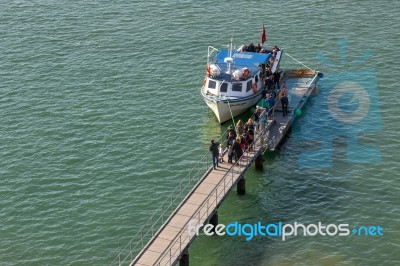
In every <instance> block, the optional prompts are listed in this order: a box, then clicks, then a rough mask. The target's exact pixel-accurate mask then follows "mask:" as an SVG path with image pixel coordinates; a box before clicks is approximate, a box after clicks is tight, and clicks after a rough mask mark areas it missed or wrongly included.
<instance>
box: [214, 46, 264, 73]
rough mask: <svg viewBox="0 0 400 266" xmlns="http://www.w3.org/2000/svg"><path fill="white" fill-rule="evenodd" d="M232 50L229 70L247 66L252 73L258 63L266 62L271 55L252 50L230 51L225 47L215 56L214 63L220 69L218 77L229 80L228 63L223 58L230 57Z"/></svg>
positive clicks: (256, 69)
mask: <svg viewBox="0 0 400 266" xmlns="http://www.w3.org/2000/svg"><path fill="white" fill-rule="evenodd" d="M231 52H232V55H231V56H232V58H233V62H232V64H231V71H234V70H235V69H242V68H245V67H246V68H248V69H249V70H250V71H251V73H252V74H255V73H257V71H258V70H259V65H260V64H267V63H268V60H269V58H270V57H271V55H270V54H269V53H252V52H238V51H230V50H227V49H223V50H220V51H219V52H218V53H217V55H216V56H215V62H214V64H216V65H218V67H219V68H220V69H221V74H220V75H219V76H218V79H222V80H230V79H231V76H230V75H229V74H228V73H227V70H228V64H227V63H225V61H224V60H225V58H227V57H230V56H229V55H230V53H231Z"/></svg>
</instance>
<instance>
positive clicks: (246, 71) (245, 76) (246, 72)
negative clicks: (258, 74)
mask: <svg viewBox="0 0 400 266" xmlns="http://www.w3.org/2000/svg"><path fill="white" fill-rule="evenodd" d="M249 75H250V70H249V69H248V68H245V69H244V70H243V74H242V79H247V78H248V77H249Z"/></svg>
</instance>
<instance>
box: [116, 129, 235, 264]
mask: <svg viewBox="0 0 400 266" xmlns="http://www.w3.org/2000/svg"><path fill="white" fill-rule="evenodd" d="M227 131H228V129H227V130H226V131H225V132H224V133H222V134H221V137H220V138H219V139H218V141H217V142H218V143H220V142H221V139H222V138H223V137H224V136H226V133H227ZM226 141H227V140H224V141H223V142H222V144H224V143H225V142H226ZM211 166H212V157H211V154H210V152H207V153H206V154H205V155H204V156H203V157H202V158H201V159H200V161H199V162H197V164H196V165H195V166H194V167H193V168H192V169H191V171H190V172H189V173H188V174H187V175H186V176H185V177H184V178H183V179H182V181H181V182H180V183H179V185H178V186H177V187H176V188H175V189H174V190H173V191H172V193H171V194H170V196H168V198H167V199H166V200H165V201H164V202H163V203H162V204H161V206H160V207H159V208H158V209H157V210H156V211H155V212H154V214H153V215H152V216H151V217H150V219H148V220H147V222H146V223H145V224H144V225H143V226H142V227H141V228H140V230H139V231H138V232H137V234H136V235H134V236H133V238H132V239H131V240H130V241H129V243H128V244H127V245H126V246H125V247H124V248H123V250H122V251H121V252H120V253H119V254H118V256H117V257H116V258H115V259H114V261H113V262H112V263H111V265H122V264H123V263H126V262H129V263H131V262H132V261H133V259H135V258H136V256H137V255H138V254H140V252H141V250H142V249H143V248H144V247H145V245H147V244H148V242H149V241H150V240H151V239H152V237H153V236H154V235H156V234H157V232H158V231H159V230H160V229H161V228H162V226H163V225H164V224H165V222H166V221H167V220H168V219H169V217H170V215H171V214H172V213H173V211H174V210H175V208H176V207H177V206H178V205H179V204H180V203H181V200H182V199H183V198H184V197H185V196H186V195H187V193H188V192H189V191H190V190H191V189H192V188H193V187H195V186H196V185H197V183H198V181H199V180H200V179H201V178H202V177H204V175H205V173H206V172H207V171H208V170H209V168H210V167H211ZM203 169H204V170H205V171H202V170H203ZM193 181H196V182H193ZM193 183H194V184H193ZM191 184H192V186H190V185H191ZM188 188H189V189H188ZM184 191H186V192H187V193H185V194H183V192H184ZM182 195H183V197H182V198H181V196H182ZM178 199H180V200H179V201H178V204H175V203H176V202H177V200H178ZM174 204H175V205H176V206H174ZM171 207H173V208H171ZM164 218H165V219H164ZM160 221H161V223H160Z"/></svg>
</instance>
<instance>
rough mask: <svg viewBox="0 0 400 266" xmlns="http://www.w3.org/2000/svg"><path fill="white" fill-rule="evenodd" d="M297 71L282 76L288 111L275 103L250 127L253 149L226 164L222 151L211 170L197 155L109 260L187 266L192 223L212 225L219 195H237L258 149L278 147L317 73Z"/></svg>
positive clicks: (242, 189) (259, 153)
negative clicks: (286, 113)
mask: <svg viewBox="0 0 400 266" xmlns="http://www.w3.org/2000/svg"><path fill="white" fill-rule="evenodd" d="M299 73H300V72H296V71H292V72H287V73H286V76H285V82H286V84H287V85H286V86H287V92H288V93H289V94H292V100H291V103H290V104H289V112H291V113H290V115H289V116H285V117H283V116H282V113H281V112H280V108H279V104H276V105H275V106H274V107H273V108H271V109H270V110H264V111H263V113H262V115H261V116H260V123H259V125H258V126H257V130H256V131H255V138H254V142H253V149H252V150H250V149H247V150H246V151H245V152H244V154H243V156H242V158H241V159H240V160H239V161H238V162H236V163H234V164H231V163H227V162H228V159H227V154H225V158H224V161H225V162H224V163H220V164H219V167H218V168H217V169H216V170H214V169H213V167H212V158H211V155H210V154H209V153H208V154H206V155H205V156H203V158H202V159H201V160H200V162H199V163H198V164H197V165H196V166H195V167H194V169H193V170H192V171H191V172H190V173H189V175H188V176H186V177H185V178H184V179H183V181H182V182H181V183H180V184H179V186H178V187H177V188H176V189H175V190H174V192H173V193H172V194H171V196H170V197H169V198H168V199H167V200H166V202H164V203H163V204H162V205H161V206H160V207H159V208H158V209H157V211H156V212H155V214H154V215H153V216H152V217H151V218H150V219H149V221H148V222H147V223H146V224H145V225H143V227H142V229H141V230H140V231H139V233H138V234H137V235H136V236H135V237H134V238H133V239H132V240H131V241H130V242H129V243H128V245H127V246H126V247H125V249H124V250H123V251H122V252H121V253H120V254H119V255H118V256H117V258H116V259H115V260H114V262H113V263H112V265H174V264H176V263H178V262H179V264H180V265H182V266H184V265H189V254H188V248H189V246H190V243H191V242H192V241H193V240H194V239H195V237H196V234H195V233H194V231H193V229H192V228H195V227H196V226H201V225H202V224H204V225H205V224H207V223H211V224H213V225H214V226H215V225H217V224H218V213H217V210H218V207H219V206H220V205H221V204H222V202H223V200H224V199H225V198H226V197H227V196H228V194H229V192H230V191H231V190H232V189H233V188H234V187H235V186H237V192H238V193H239V194H244V193H245V177H244V174H245V172H246V170H247V169H248V168H249V167H250V166H251V164H252V163H253V162H255V165H256V168H258V169H262V167H263V156H262V155H263V153H264V152H265V151H267V150H274V149H276V148H277V147H278V145H279V144H280V142H281V141H282V139H283V137H284V136H285V134H286V133H287V132H288V129H289V128H290V126H291V123H292V121H293V120H294V119H295V117H296V115H295V112H294V110H295V109H301V108H302V107H303V105H304V103H305V101H306V100H307V99H308V97H309V96H310V95H311V93H312V92H313V91H314V90H315V88H316V83H317V81H318V72H316V71H312V72H311V71H302V72H301V74H299ZM289 86H290V87H289ZM298 88H301V89H298ZM299 91H300V92H301V93H299ZM268 111H269V112H268ZM224 139H225V136H224V134H223V135H222V136H221V139H220V140H219V143H225V142H226V140H224ZM191 229H192V230H191ZM189 230H191V231H189Z"/></svg>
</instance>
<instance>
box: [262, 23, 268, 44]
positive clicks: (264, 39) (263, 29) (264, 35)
mask: <svg viewBox="0 0 400 266" xmlns="http://www.w3.org/2000/svg"><path fill="white" fill-rule="evenodd" d="M266 40H267V34H266V33H265V26H264V24H263V27H262V32H261V44H262V45H264V43H265V41H266Z"/></svg>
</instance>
